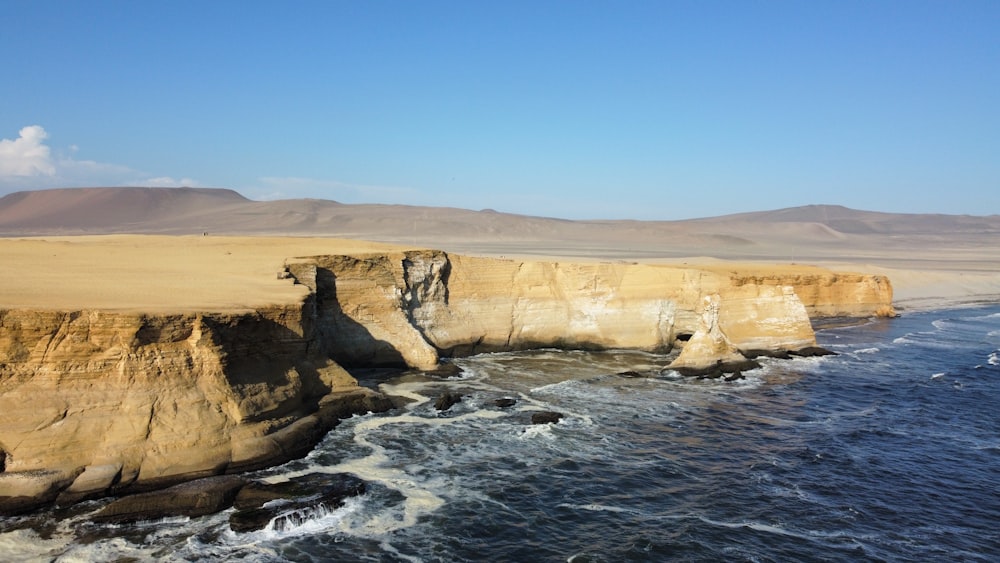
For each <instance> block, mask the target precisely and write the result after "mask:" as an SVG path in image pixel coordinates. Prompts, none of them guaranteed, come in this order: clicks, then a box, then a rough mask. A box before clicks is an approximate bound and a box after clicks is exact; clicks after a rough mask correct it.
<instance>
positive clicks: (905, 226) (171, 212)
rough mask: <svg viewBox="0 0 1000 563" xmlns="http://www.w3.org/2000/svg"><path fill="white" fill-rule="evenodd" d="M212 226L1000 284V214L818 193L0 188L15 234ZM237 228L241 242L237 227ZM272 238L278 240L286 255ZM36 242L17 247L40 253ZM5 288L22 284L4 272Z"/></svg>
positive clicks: (951, 286) (997, 291)
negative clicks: (646, 216) (272, 195)
mask: <svg viewBox="0 0 1000 563" xmlns="http://www.w3.org/2000/svg"><path fill="white" fill-rule="evenodd" d="M204 233H208V234H209V235H210V238H211V237H218V236H220V235H226V236H248V235H252V236H255V237H261V236H267V237H288V236H294V237H314V238H315V237H321V238H338V239H353V240H355V241H357V240H364V241H375V242H381V243H389V244H395V245H401V246H406V247H421V248H428V247H430V248H440V249H443V250H447V251H451V252H460V253H465V254H474V255H500V256H508V257H536V258H540V257H545V258H555V259H573V260H630V261H655V262H689V263H705V262H708V261H714V260H728V261H743V262H748V261H750V262H772V263H800V264H801V263H813V264H821V265H824V266H829V267H834V268H836V269H848V270H852V271H869V272H878V273H885V274H887V275H889V276H890V279H892V280H893V282H894V285H895V287H896V290H897V297H898V301H899V303H900V304H901V305H902V307H903V308H905V307H906V306H907V304H909V305H911V306H934V305H937V304H939V303H941V302H943V301H948V302H956V301H967V300H976V299H995V298H996V296H997V295H1000V216H997V215H991V216H985V217H980V216H955V215H937V214H925V215H904V214H891V213H878V212H871V211H858V210H853V209H848V208H845V207H840V206H829V205H813V206H806V207H796V208H788V209H780V210H776V211H764V212H754V213H742V214H737V215H729V216H723V217H711V218H703V219H692V220H686V221H568V220H562V219H554V218H544V217H530V216H523V215H513V214H507V213H498V212H495V211H490V210H484V211H471V210H464V209H455V208H442V207H413V206H403V205H346V204H341V203H337V202H334V201H327V200H315V199H299V200H282V201H270V202H258V201H251V200H248V199H246V198H244V197H243V196H241V195H240V194H238V193H236V192H234V191H231V190H213V189H196V188H85V189H64V190H44V191H37V192H19V193H15V194H11V195H8V196H6V197H3V198H0V236H4V237H8V238H10V237H23V236H40V235H45V236H51V235H84V234H91V235H93V234H169V235H202V234H204ZM137 240H140V241H141V240H142V239H137ZM148 240H152V239H147V242H148ZM226 240H227V243H226V244H229V245H235V246H233V248H236V247H239V244H238V243H237V242H236V240H237V239H226ZM70 241H71V239H67V240H65V241H62V242H63V243H65V244H71V242H70ZM8 242H9V241H8ZM116 244H118V243H116ZM129 244H133V243H129ZM134 244H142V243H141V242H137V243H134ZM197 244H199V245H205V244H208V243H206V242H198V243H197ZM246 244H248V245H250V246H249V247H248V248H249V249H253V252H254V253H260V254H263V255H267V256H268V260H270V259H271V258H273V260H274V262H268V266H267V268H268V274H269V277H270V276H273V273H272V272H271V270H274V268H275V267H277V266H278V265H280V258H284V257H289V256H292V255H301V254H302V253H304V252H305V250H300V249H301V248H303V247H302V246H300V245H299V244H298V243H296V244H290V245H288V248H286V249H280V246H281V245H280V244H278V243H276V242H275V243H268V244H267V245H261V244H260V240H256V242H247V243H246ZM345 244H346V243H344V242H343V241H341V242H339V243H336V244H333V243H331V245H329V246H332V247H346V246H344V245H345ZM352 244H357V243H352ZM8 246H9V245H7V244H6V243H5V244H4V250H3V254H2V255H0V256H2V257H3V259H4V264H5V266H8V265H11V266H13V265H15V264H16V263H19V264H20V263H23V262H14V257H13V256H12V255H11V254H10V252H12V251H10V250H8ZM254 246H257V247H258V248H254ZM307 246H308V245H307ZM265 248H268V249H271V248H273V249H275V250H274V255H273V256H270V255H269V254H267V253H268V252H270V251H269V250H265ZM34 251H35V250H31V252H34ZM18 252H21V251H18ZM31 252H27V254H23V255H20V257H19V258H18V260H21V259H29V258H30V255H31ZM38 252H42V251H41V250H38ZM45 252H48V250H46V251H45ZM229 252H232V250H229ZM306 253H307V252H306ZM279 255H281V256H280V258H279ZM130 267H132V269H136V268H137V267H136V266H134V265H133V266H130ZM7 269H8V268H5V270H7ZM116 275H118V276H126V277H127V276H129V275H130V274H128V273H127V272H118V273H117V274H116ZM4 276H5V277H7V278H8V280H7V281H8V282H12V281H13V277H15V275H14V274H11V273H10V272H7V273H6V274H4ZM129 279H135V280H136V281H138V279H139V278H134V277H130V278H129ZM22 285H23V284H22ZM3 287H5V288H9V287H10V286H9V285H7V283H6V282H5V283H4V285H3ZM11 291H16V290H11ZM11 291H7V292H6V295H8V296H9V295H12V293H11ZM2 305H3V304H0V306H2Z"/></svg>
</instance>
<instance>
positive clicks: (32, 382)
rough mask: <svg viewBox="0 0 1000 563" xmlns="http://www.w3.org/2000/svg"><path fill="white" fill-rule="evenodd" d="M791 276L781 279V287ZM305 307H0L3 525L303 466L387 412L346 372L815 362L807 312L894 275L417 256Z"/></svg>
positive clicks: (364, 274) (315, 266)
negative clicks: (49, 508)
mask: <svg viewBox="0 0 1000 563" xmlns="http://www.w3.org/2000/svg"><path fill="white" fill-rule="evenodd" d="M782 272H784V273H782ZM282 277H293V278H294V279H295V280H296V281H297V282H298V283H300V284H303V285H305V286H307V287H308V289H309V293H308V295H307V296H306V297H305V298H304V300H302V301H301V302H300V303H298V304H296V305H294V306H293V305H287V306H269V307H261V308H258V309H257V310H255V311H251V312H233V313H201V314H195V313H179V314H140V313H124V312H109V311H99V310H81V311H75V312H56V311H43V310H21V309H19V310H0V512H13V511H19V510H25V509H30V508H31V507H34V506H38V505H41V504H44V503H48V502H52V501H57V502H67V503H68V502H74V501H77V500H80V499H83V498H89V497H93V496H100V495H105V494H114V493H124V492H133V491H141V490H145V489H150V488H156V487H162V486H165V485H169V484H173V483H176V482H178V481H182V480H186V479H191V478H194V477H200V476H206V475H213V474H219V473H225V472H233V471H239V470H244V469H249V468H255V467H260V466H263V465H267V464H273V463H277V462H281V461H284V460H287V459H290V458H292V457H295V456H299V455H302V454H304V453H305V452H306V451H308V449H309V448H311V447H312V446H313V445H314V444H315V442H316V441H317V440H318V439H319V438H320V437H321V436H322V435H323V433H325V432H326V431H327V430H328V429H329V428H331V427H332V425H334V424H335V423H336V421H337V420H338V419H339V418H341V417H343V416H347V415H349V414H352V413H354V412H365V411H368V410H378V409H384V408H388V403H387V402H385V401H384V399H383V398H381V397H379V396H377V394H374V393H372V392H370V391H367V390H365V389H361V388H359V387H357V383H356V381H355V380H354V379H353V378H351V377H350V375H348V374H347V372H345V371H344V370H343V369H342V368H341V367H340V366H341V365H344V366H348V367H350V366H408V367H413V368H417V369H433V368H435V367H437V365H438V360H439V358H440V357H441V356H461V355H468V354H473V353H479V352H495V351H508V350H523V349H531V348H538V347H557V348H575V349H607V348H632V349H641V350H649V351H667V350H669V349H670V348H671V347H672V346H674V345H675V343H677V342H678V341H680V340H686V341H688V342H687V345H686V346H685V348H684V350H683V352H682V354H681V355H680V357H679V358H678V359H677V361H676V362H675V366H674V367H677V368H692V369H699V368H704V367H706V366H712V365H715V364H716V363H717V362H720V361H721V362H738V361H740V360H742V359H744V356H745V355H753V354H757V353H771V352H786V351H792V352H794V351H799V350H802V349H805V348H809V347H812V346H814V345H815V337H814V334H813V331H812V328H811V325H810V320H809V315H810V314H812V315H814V316H822V315H850V316H869V315H876V314H888V313H890V312H891V288H890V287H889V284H888V281H887V280H885V279H884V278H879V277H873V276H863V275H854V274H834V273H831V272H827V271H825V270H823V271H816V270H814V271H811V272H810V273H802V272H799V271H795V270H788V269H785V270H781V272H778V273H764V274H761V273H759V272H758V273H755V274H752V275H750V274H747V273H745V272H744V273H742V274H741V273H739V272H735V271H723V270H720V269H718V268H716V269H705V268H693V267H679V266H657V265H642V264H623V263H613V264H611V263H600V264H598V263H593V264H561V263H547V262H520V261H513V260H502V259H492V258H472V257H463V256H449V255H448V254H445V253H444V252H439V251H430V250H428V251H410V252H398V253H382V254H370V255H354V256H343V255H336V256H315V257H309V258H300V259H295V260H293V261H291V262H289V263H287V264H286V272H284V273H282Z"/></svg>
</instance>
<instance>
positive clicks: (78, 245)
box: [0, 235, 1000, 313]
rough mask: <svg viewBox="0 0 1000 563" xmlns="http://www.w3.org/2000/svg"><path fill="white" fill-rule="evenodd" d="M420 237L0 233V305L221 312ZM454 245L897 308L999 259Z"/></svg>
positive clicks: (285, 295)
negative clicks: (869, 281) (859, 292)
mask: <svg viewBox="0 0 1000 563" xmlns="http://www.w3.org/2000/svg"><path fill="white" fill-rule="evenodd" d="M421 242H422V243H423V246H421V245H405V246H404V245H398V244H388V243H378V242H368V241H362V240H354V239H342V238H317V237H292V236H281V237H279V236H215V235H209V236H201V235H85V236H54V237H53V236H47V237H29V238H0V261H2V264H3V267H2V268H0V309H40V310H62V311H75V310H112V311H133V312H148V313H165V312H227V311H247V310H252V309H255V308H259V307H263V306H267V305H285V304H290V303H298V302H299V301H301V299H302V298H303V297H305V296H306V295H307V292H308V290H307V289H306V288H305V287H304V286H301V285H296V284H294V283H293V282H292V280H290V279H279V276H278V272H279V271H281V270H282V269H283V267H284V264H285V263H286V261H292V260H294V259H295V258H296V257H302V256H316V255H332V254H363V253H372V252H387V251H403V250H412V249H419V248H428V247H431V248H440V249H442V250H446V251H452V250H455V249H454V248H448V246H449V245H448V244H433V243H434V242H435V241H433V240H423V241H421ZM436 242H441V241H436ZM458 250H459V251H460V253H467V254H470V255H480V256H494V257H498V256H503V257H505V258H507V259H516V260H525V261H553V262H584V263H585V262H609V261H610V262H624V263H646V264H658V265H662V266H664V267H681V268H699V269H705V270H711V271H716V272H719V273H722V272H728V271H733V272H735V271H739V272H742V273H748V274H760V273H777V272H783V273H790V272H792V271H801V272H807V273H808V272H816V271H819V268H824V269H827V270H832V271H836V272H857V273H869V274H882V275H886V276H888V277H889V280H890V281H891V282H892V284H893V288H894V292H895V302H896V304H897V306H901V307H900V309H901V310H902V311H914V310H921V309H934V308H942V307H947V306H953V305H956V304H969V303H977V302H978V303H981V302H1000V263H998V261H995V260H993V259H992V256H988V255H986V254H990V253H986V254H983V255H977V256H975V258H976V259H977V260H975V261H974V262H973V263H968V264H967V263H962V264H956V263H955V262H952V261H947V260H941V259H936V257H934V256H926V255H925V256H920V254H918V253H913V254H911V255H910V256H912V257H913V258H912V260H908V261H901V260H899V259H898V257H897V258H893V259H891V260H879V259H878V258H877V257H876V258H873V259H871V260H870V261H865V262H853V261H832V260H829V259H828V258H827V259H823V258H820V257H814V258H815V259H813V260H809V259H808V258H805V257H803V256H801V255H800V257H799V260H798V262H796V263H794V264H793V263H788V262H785V263H778V262H779V261H773V262H772V261H761V260H752V259H751V260H747V259H742V260H735V259H732V257H731V256H727V258H729V259H719V258H714V257H709V256H691V257H681V258H677V257H671V258H665V257H660V258H653V257H647V258H639V259H636V258H634V257H633V258H630V259H620V258H618V257H616V254H615V252H614V249H610V251H609V250H607V249H604V250H601V251H593V252H591V253H589V254H590V255H589V256H588V255H585V254H586V253H579V252H574V253H573V255H571V256H567V254H566V253H565V252H564V250H565V249H564V248H562V247H561V246H560V245H559V244H558V243H554V244H550V245H545V244H537V245H534V246H533V248H532V253H531V254H525V253H523V252H517V250H518V249H512V250H515V251H514V252H512V253H509V254H506V255H505V254H503V253H502V251H503V249H498V250H497V251H496V252H481V251H480V252H475V251H473V252H461V250H462V249H461V248H459V249H458ZM521 250H523V249H521ZM581 254H584V255H581ZM981 254H982V253H981ZM723 255H724V254H723Z"/></svg>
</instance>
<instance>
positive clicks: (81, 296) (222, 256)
mask: <svg viewBox="0 0 1000 563" xmlns="http://www.w3.org/2000/svg"><path fill="white" fill-rule="evenodd" d="M388 250H402V248H401V247H395V246H392V245H388V244H381V243H372V242H364V241H356V240H346V239H327V238H296V237H223V236H156V235H97V236H70V237H38V238H23V239H0V261H2V264H3V268H2V269H0V309H41V310H65V311H75V310H113V311H135V312H149V313H164V312H228V311H246V310H251V309H254V308H257V307H262V306H266V305H281V304H289V303H297V302H299V301H301V299H302V298H303V297H305V296H306V295H307V294H308V289H307V288H306V287H305V286H302V285H297V284H295V283H294V282H293V280H291V279H279V276H278V272H280V271H281V270H282V269H283V267H284V264H285V261H286V260H289V259H293V258H295V257H298V256H316V255H321V254H354V253H368V252H382V251H388Z"/></svg>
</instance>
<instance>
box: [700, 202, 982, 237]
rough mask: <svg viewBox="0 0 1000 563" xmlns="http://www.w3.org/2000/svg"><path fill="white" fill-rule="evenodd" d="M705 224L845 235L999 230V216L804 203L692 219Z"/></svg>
mask: <svg viewBox="0 0 1000 563" xmlns="http://www.w3.org/2000/svg"><path fill="white" fill-rule="evenodd" d="M693 221H695V222H705V223H727V222H736V223H818V224H822V225H825V226H827V227H829V228H831V229H833V230H835V231H837V232H840V233H847V234H873V233H881V234H917V233H928V232H935V233H943V232H949V233H977V232H992V233H996V232H1000V216H998V215H990V216H977V215H945V214H926V213H924V214H903V213H880V212H877V211H858V210H856V209H850V208H848V207H843V206H840V205H806V206H803V207H789V208H786V209H778V210H775V211H759V212H753V213H738V214H734V215H725V216H721V217H711V218H705V219H695V220H693Z"/></svg>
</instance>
